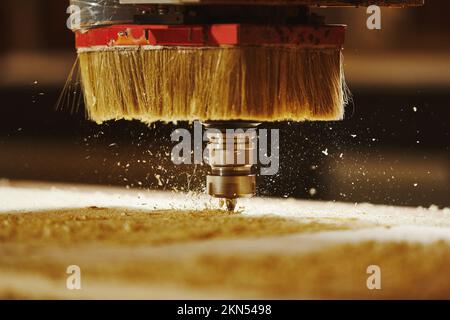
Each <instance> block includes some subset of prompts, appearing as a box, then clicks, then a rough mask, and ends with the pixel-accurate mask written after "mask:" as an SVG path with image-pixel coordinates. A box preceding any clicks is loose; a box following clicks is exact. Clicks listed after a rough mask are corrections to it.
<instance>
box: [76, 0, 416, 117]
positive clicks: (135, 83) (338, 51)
mask: <svg viewBox="0 0 450 320" xmlns="http://www.w3.org/2000/svg"><path fill="white" fill-rule="evenodd" d="M160 2H163V4H160ZM71 4H72V5H74V6H77V7H79V8H80V9H81V21H80V22H81V23H80V25H79V26H76V27H74V28H73V29H74V31H75V33H76V47H77V50H78V59H79V61H78V62H79V68H80V77H81V83H82V89H83V93H84V100H85V105H86V110H87V114H88V117H89V118H90V119H92V120H94V121H96V122H103V121H107V120H112V119H138V120H141V121H144V122H147V123H152V122H155V121H178V120H189V121H191V120H202V121H207V120H210V121H214V120H216V121H218V120H220V121H234V120H253V121H255V120H256V121H281V120H293V121H302V120H339V119H342V117H343V115H344V106H345V104H346V101H347V91H346V86H345V80H344V73H343V57H342V47H343V44H344V38H345V26H342V25H326V24H325V23H324V21H323V19H322V18H321V17H319V16H317V15H315V14H312V13H311V12H310V10H309V6H358V5H370V4H378V5H383V6H397V7H401V6H407V5H420V4H423V1H422V0H375V1H370V0H352V1H345V0H290V1H281V0H227V1H224V0H165V1H158V0H152V1H150V0H87V1H81V0H71Z"/></svg>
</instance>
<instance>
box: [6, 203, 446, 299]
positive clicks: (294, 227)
mask: <svg viewBox="0 0 450 320" xmlns="http://www.w3.org/2000/svg"><path fill="white" fill-rule="evenodd" d="M0 226H1V228H0V257H1V259H0V298H18V297H20V298H29V297H33V298H60V297H63V298H70V297H74V296H73V295H71V294H73V293H71V292H69V291H68V290H66V289H65V287H64V284H65V281H66V277H67V274H66V273H65V270H66V268H67V266H68V265H71V264H77V265H79V266H80V267H81V268H82V270H83V290H82V291H80V292H78V293H77V294H78V295H77V296H75V297H77V298H148V297H151V298H158V297H159V298H161V297H164V298H181V299H188V298H192V297H198V298H221V297H223V298H244V299H257V298H275V299H278V298H330V299H334V298H344V299H351V298H368V299H386V298H387V299H396V298H411V299H422V298H423V299H425V298H437V299H439V298H444V299H447V298H450V273H449V272H448V266H449V265H450V245H449V244H447V243H444V242H439V243H435V244H431V245H419V244H408V243H394V242H390V243H378V242H362V243H355V244H344V245H332V246H329V245H327V246H319V247H317V248H315V249H313V250H309V251H308V250H307V251H304V252H303V251H295V250H294V251H289V250H281V251H277V250H270V249H268V248H267V244H268V243H270V241H272V240H271V239H280V237H281V236H284V235H289V234H296V233H304V232H310V233H312V232H324V231H331V230H347V229H350V228H358V227H360V226H361V224H360V223H359V222H358V221H357V220H354V221H349V220H342V221H339V220H336V221H334V222H333V221H325V223H322V222H318V221H316V220H313V219H289V218H281V217H277V216H263V217H262V216H254V217H253V216H245V215H237V214H228V213H226V212H211V211H203V212H188V211H186V212H175V211H157V212H152V213H148V212H141V211H131V210H122V209H102V208H89V209H81V210H60V211H49V212H41V213H25V214H5V215H0ZM245 239H254V240H255V241H256V242H255V247H254V249H255V250H254V251H251V252H248V251H240V250H239V244H240V243H242V242H241V241H245ZM370 265H378V266H380V267H381V269H382V290H380V291H370V290H368V289H367V286H366V281H367V278H368V274H367V273H366V270H367V267H368V266H370Z"/></svg>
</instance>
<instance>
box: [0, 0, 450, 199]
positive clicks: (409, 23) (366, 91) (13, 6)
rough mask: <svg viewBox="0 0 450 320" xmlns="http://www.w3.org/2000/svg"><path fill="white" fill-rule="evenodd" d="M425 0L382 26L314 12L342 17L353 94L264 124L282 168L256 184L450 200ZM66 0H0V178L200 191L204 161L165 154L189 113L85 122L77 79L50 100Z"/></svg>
mask: <svg viewBox="0 0 450 320" xmlns="http://www.w3.org/2000/svg"><path fill="white" fill-rule="evenodd" d="M426 2H427V3H426V5H425V7H420V8H407V9H402V10H399V9H382V30H381V31H370V30H368V29H367V28H366V19H367V14H366V13H365V9H364V8H348V9H344V8H340V9H327V10H323V12H321V13H322V14H324V15H326V16H327V17H328V19H327V21H328V22H329V23H343V24H348V26H349V28H348V36H347V43H346V46H345V50H344V55H345V61H346V63H345V68H346V77H347V80H348V85H349V87H350V89H351V92H352V94H353V101H352V103H351V104H350V105H349V106H348V107H347V109H346V119H345V120H344V121H342V122H329V123H326V122H320V123H275V124H265V125H264V127H269V128H279V129H281V139H282V141H281V146H280V152H281V170H280V173H279V174H278V175H277V176H274V177H259V179H260V180H261V181H260V186H259V194H260V195H263V196H274V197H295V198H302V199H317V200H319V199H320V200H336V201H344V202H371V203H382V204H392V205H407V206H425V207H429V206H431V205H437V206H449V205H450V149H449V147H450V137H449V133H450V20H449V19H448V15H449V13H450V2H449V1H444V0H427V1H426ZM67 6H68V1H63V0H27V1H17V0H2V1H1V2H0V27H1V30H2V35H1V36H0V39H1V40H0V179H4V181H8V180H25V181H50V182H55V183H69V184H102V185H121V186H127V187H129V188H142V189H164V190H174V191H187V190H190V191H201V189H202V187H203V183H204V180H203V176H202V172H204V171H205V170H206V168H205V167H200V168H195V167H190V166H175V165H173V164H172V163H171V161H170V150H171V148H172V146H173V143H172V142H171V141H170V133H171V132H172V131H173V130H174V129H175V128H176V127H179V126H183V127H189V125H188V124H183V123H181V124H180V123H178V124H177V125H173V124H161V123H158V124H155V125H153V126H151V127H150V128H149V127H147V126H146V125H144V124H142V123H139V122H126V121H119V122H110V123H106V124H103V125H97V124H95V123H91V122H89V121H87V120H85V116H84V111H83V104H82V103H81V104H80V105H78V100H77V97H78V95H79V88H77V87H76V85H75V86H73V87H71V88H70V90H71V92H72V94H73V98H72V99H71V101H63V102H62V103H60V104H59V105H58V103H57V102H58V98H59V96H60V94H61V92H62V90H63V87H64V84H65V82H66V79H67V77H68V74H69V72H70V70H71V68H72V66H73V64H74V62H75V59H76V54H75V49H74V37H73V34H72V32H71V31H70V30H68V29H67V28H66V20H67V18H68V15H67V14H66V8H67ZM315 10H317V11H321V9H315ZM75 80H76V79H74V81H75ZM0 205H1V204H0Z"/></svg>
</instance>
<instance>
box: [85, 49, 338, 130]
mask: <svg viewBox="0 0 450 320" xmlns="http://www.w3.org/2000/svg"><path fill="white" fill-rule="evenodd" d="M79 63H80V70H81V80H82V86H83V91H84V96H85V102H86V108H87V113H88V116H89V118H90V119H92V120H94V121H96V122H103V121H107V120H111V119H137V120H141V121H144V122H147V123H151V122H155V121H178V120H189V121H191V120H256V121H281V120H293V121H302V120H339V119H342V117H343V113H344V105H345V103H346V90H345V81H344V76H343V71H342V56H341V51H340V50H339V49H338V48H336V49H315V50H312V49H304V48H286V47H242V48H236V47H229V48H224V47H220V48H186V47H183V48H180V47H176V48H174V47H155V48H148V47H145V48H142V47H141V48H138V47H136V48H133V49H130V48H127V49H117V48H115V49H114V50H108V49H107V50H99V51H84V52H83V51H80V52H79Z"/></svg>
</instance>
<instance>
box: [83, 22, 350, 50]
mask: <svg viewBox="0 0 450 320" xmlns="http://www.w3.org/2000/svg"><path fill="white" fill-rule="evenodd" d="M345 30H346V26H343V25H323V26H305V25H294V26H291V25H286V26H285V25H283V26H267V25H246V24H214V25H176V26H173V25H170V26H169V25H114V26H108V27H101V28H93V29H89V30H86V31H77V32H76V47H77V48H79V49H80V48H92V47H98V46H102V47H104V46H107V47H117V46H121V47H122V46H132V47H135V46H147V45H148V46H192V47H203V46H253V45H255V46H256V45H285V46H295V47H304V48H327V47H332V48H334V47H339V48H340V47H342V45H343V44H344V41H345Z"/></svg>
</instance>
